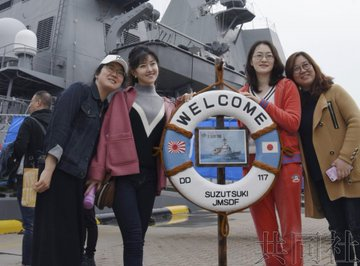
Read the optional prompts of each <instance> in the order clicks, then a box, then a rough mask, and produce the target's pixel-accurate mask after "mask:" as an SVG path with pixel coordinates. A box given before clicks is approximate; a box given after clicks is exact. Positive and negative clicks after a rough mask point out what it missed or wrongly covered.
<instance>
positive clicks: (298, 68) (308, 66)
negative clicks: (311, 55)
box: [293, 62, 312, 74]
mask: <svg viewBox="0 0 360 266" xmlns="http://www.w3.org/2000/svg"><path fill="white" fill-rule="evenodd" d="M311 68H312V65H311V64H310V63H309V62H304V63H303V64H302V65H300V66H294V70H293V73H294V74H299V73H300V72H301V69H304V70H305V71H307V70H310V69H311Z"/></svg>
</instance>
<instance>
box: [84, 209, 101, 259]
mask: <svg viewBox="0 0 360 266" xmlns="http://www.w3.org/2000/svg"><path fill="white" fill-rule="evenodd" d="M97 239H98V226H97V224H96V219H95V208H94V207H93V208H91V209H90V210H88V209H84V228H83V246H84V247H85V244H86V248H85V254H86V256H87V257H89V258H92V257H94V254H95V251H96V243H97Z"/></svg>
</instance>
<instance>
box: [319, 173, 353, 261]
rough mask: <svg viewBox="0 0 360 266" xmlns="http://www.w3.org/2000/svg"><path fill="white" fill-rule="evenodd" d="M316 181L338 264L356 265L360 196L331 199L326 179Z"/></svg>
mask: <svg viewBox="0 0 360 266" xmlns="http://www.w3.org/2000/svg"><path fill="white" fill-rule="evenodd" d="M314 183H315V188H316V190H317V193H318V195H319V199H320V203H321V206H322V208H323V210H324V213H325V218H326V220H327V221H328V223H329V230H330V232H331V241H332V250H333V254H334V257H335V261H336V264H337V265H338V266H342V265H344V266H345V265H354V261H355V256H354V253H355V255H356V261H357V262H360V198H340V199H337V200H334V201H331V200H330V199H329V196H328V194H327V191H326V188H325V184H324V181H323V180H320V181H316V182H314ZM354 251H355V252H354Z"/></svg>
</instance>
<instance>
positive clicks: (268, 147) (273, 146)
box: [262, 141, 279, 153]
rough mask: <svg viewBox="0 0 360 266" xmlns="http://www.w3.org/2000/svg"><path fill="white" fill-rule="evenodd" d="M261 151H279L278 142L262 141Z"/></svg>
mask: <svg viewBox="0 0 360 266" xmlns="http://www.w3.org/2000/svg"><path fill="white" fill-rule="evenodd" d="M262 152H263V153H277V152H279V144H278V143H277V142H274V141H264V142H263V143H262Z"/></svg>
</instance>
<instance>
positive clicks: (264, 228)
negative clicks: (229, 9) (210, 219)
mask: <svg viewBox="0 0 360 266" xmlns="http://www.w3.org/2000/svg"><path fill="white" fill-rule="evenodd" d="M283 73H284V65H283V64H282V62H281V60H280V57H279V54H278V52H277V50H276V48H275V47H274V46H273V44H271V43H270V42H268V41H258V42H256V43H255V44H253V45H252V47H251V48H250V51H249V53H248V57H247V62H246V76H247V83H246V84H245V86H244V87H242V88H241V89H240V92H241V93H242V94H243V95H245V96H246V97H248V98H250V99H252V100H253V101H255V102H256V103H258V104H260V106H262V107H263V108H264V109H265V111H266V112H267V113H268V114H269V115H270V117H271V118H272V120H273V121H274V123H276V125H277V127H278V131H279V135H280V141H281V144H282V145H281V146H282V148H281V152H282V154H281V155H282V156H281V167H280V171H279V173H278V174H277V176H276V179H275V181H274V185H273V187H272V188H271V190H270V191H268V193H267V194H266V195H265V196H264V197H263V198H262V199H261V200H260V201H258V202H256V203H255V204H253V205H252V206H251V207H250V211H251V215H252V217H253V220H254V224H255V227H256V231H257V235H258V238H259V240H260V243H261V248H262V252H263V259H264V261H265V263H266V265H269V266H270V265H271V266H274V265H303V261H302V235H301V202H300V199H301V196H300V195H301V180H302V168H301V156H300V150H299V143H298V138H297V131H298V128H299V125H300V118H301V117H300V116H301V109H300V97H299V92H298V91H297V88H296V85H295V84H294V82H292V81H291V80H289V79H286V78H284V76H283ZM249 144H250V145H249V153H250V154H251V153H255V152H256V150H255V145H254V142H253V140H250V143H249ZM253 158H254V155H253V154H252V155H251V158H250V159H251V160H250V162H251V161H252V160H253ZM248 171H249V168H245V169H244V174H246V173H247V172H248ZM277 215H278V217H279V225H278V221H277ZM279 227H280V228H281V230H279ZM280 232H281V235H280Z"/></svg>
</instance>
